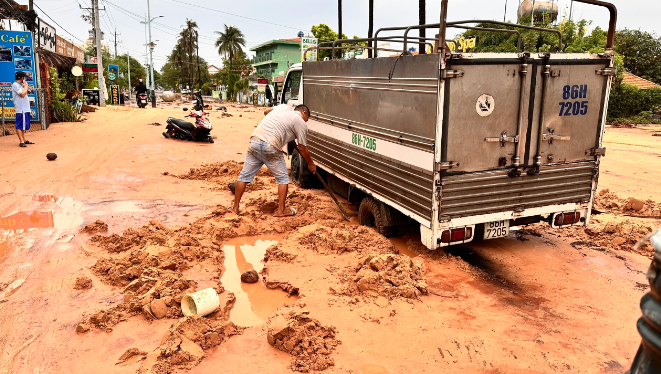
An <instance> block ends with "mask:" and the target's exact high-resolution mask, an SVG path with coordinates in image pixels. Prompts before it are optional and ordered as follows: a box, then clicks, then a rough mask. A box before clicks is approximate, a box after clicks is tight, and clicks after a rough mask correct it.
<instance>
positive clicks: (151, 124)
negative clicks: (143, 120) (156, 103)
mask: <svg viewBox="0 0 661 374" xmlns="http://www.w3.org/2000/svg"><path fill="white" fill-rule="evenodd" d="M147 125H148V126H163V125H161V124H160V123H158V122H152V123H148V124H147Z"/></svg>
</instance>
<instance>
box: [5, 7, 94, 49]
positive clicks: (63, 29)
mask: <svg viewBox="0 0 661 374" xmlns="http://www.w3.org/2000/svg"><path fill="white" fill-rule="evenodd" d="M5 1H6V0H5ZM34 6H36V7H37V9H39V10H41V12H42V13H43V14H44V15H45V16H46V17H48V19H49V20H51V21H53V23H55V24H56V25H57V26H58V27H59V28H61V29H62V31H64V32H66V33H67V34H69V35H71V36H73V37H74V38H75V39H76V40H79V41H80V42H82V43H85V41H83V40H81V39H79V38H78V37H77V36H75V35H74V34H72V33H70V32H69V31H67V30H66V29H65V28H64V27H62V26H60V24H59V23H57V22H55V20H54V19H52V18H51V17H50V16H49V15H48V14H46V12H44V10H43V9H41V8H40V7H39V5H37V4H34Z"/></svg>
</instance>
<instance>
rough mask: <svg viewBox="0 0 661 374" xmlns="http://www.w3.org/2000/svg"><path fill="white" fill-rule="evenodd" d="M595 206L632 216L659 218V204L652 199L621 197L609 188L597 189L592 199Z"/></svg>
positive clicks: (660, 211) (660, 205) (660, 214)
mask: <svg viewBox="0 0 661 374" xmlns="http://www.w3.org/2000/svg"><path fill="white" fill-rule="evenodd" d="M594 205H595V208H597V209H600V210H605V211H608V212H611V213H615V214H625V215H628V216H632V217H658V218H661V204H657V203H655V202H654V201H653V200H646V201H644V200H640V199H636V198H634V197H629V198H627V199H621V198H619V197H618V196H617V195H616V194H614V193H613V192H611V191H610V190H609V189H607V188H606V189H603V190H601V191H599V193H598V194H597V196H596V197H595V201H594Z"/></svg>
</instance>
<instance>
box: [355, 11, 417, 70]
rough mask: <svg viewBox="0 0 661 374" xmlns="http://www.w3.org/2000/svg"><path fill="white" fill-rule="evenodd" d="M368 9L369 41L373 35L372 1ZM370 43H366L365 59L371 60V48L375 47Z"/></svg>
mask: <svg viewBox="0 0 661 374" xmlns="http://www.w3.org/2000/svg"><path fill="white" fill-rule="evenodd" d="M421 1H422V0H421ZM368 7H369V16H368V18H369V19H368V22H369V26H368V27H367V37H368V38H370V39H371V38H372V35H373V34H374V0H369V5H368ZM372 43H374V42H373V41H371V40H370V41H369V42H368V43H367V45H368V46H369V47H370V49H368V50H367V58H372V47H376V45H373V44H372ZM363 53H364V52H363Z"/></svg>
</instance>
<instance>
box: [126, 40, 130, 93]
mask: <svg viewBox="0 0 661 374" xmlns="http://www.w3.org/2000/svg"><path fill="white" fill-rule="evenodd" d="M126 66H128V69H129V100H131V57H129V51H128V50H127V51H126Z"/></svg>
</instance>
